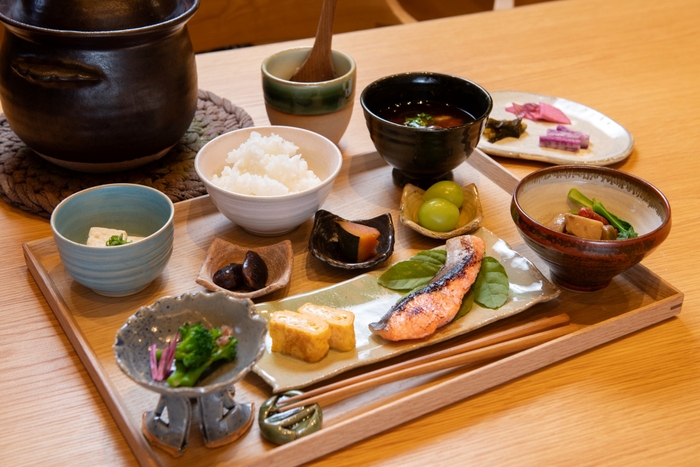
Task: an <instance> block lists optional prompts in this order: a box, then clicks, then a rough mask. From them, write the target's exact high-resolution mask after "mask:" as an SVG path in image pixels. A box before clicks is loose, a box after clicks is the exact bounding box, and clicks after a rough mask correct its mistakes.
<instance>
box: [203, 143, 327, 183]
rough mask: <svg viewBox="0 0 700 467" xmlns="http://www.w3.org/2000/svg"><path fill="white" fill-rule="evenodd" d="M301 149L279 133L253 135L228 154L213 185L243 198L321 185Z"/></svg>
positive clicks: (213, 179)
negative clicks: (238, 194)
mask: <svg viewBox="0 0 700 467" xmlns="http://www.w3.org/2000/svg"><path fill="white" fill-rule="evenodd" d="M298 150H299V147H298V146H296V145H295V144H294V143H293V142H291V141H287V140H286V139H284V138H282V137H281V136H280V135H278V134H276V133H271V134H270V136H263V135H261V134H260V133H258V132H257V131H253V132H251V133H250V137H249V138H248V140H247V141H245V142H244V143H243V144H241V145H240V146H239V147H238V148H237V149H234V150H233V151H231V152H229V153H228V157H227V158H226V163H227V164H229V165H227V166H225V167H224V168H223V170H222V171H221V175H220V176H217V175H215V176H214V177H213V178H212V183H214V184H215V185H217V186H219V187H221V188H223V189H225V190H230V191H233V192H236V193H240V194H244V195H254V196H277V195H285V194H289V193H297V192H299V191H304V190H307V189H309V188H313V187H315V186H317V185H319V184H320V183H321V180H320V179H319V178H318V177H317V176H316V174H315V173H314V172H313V171H312V170H310V169H309V166H308V164H307V162H306V160H305V159H304V158H303V155H302V154H299V153H298V152H297V151H298Z"/></svg>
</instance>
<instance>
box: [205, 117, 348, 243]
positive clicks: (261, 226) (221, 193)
mask: <svg viewBox="0 0 700 467" xmlns="http://www.w3.org/2000/svg"><path fill="white" fill-rule="evenodd" d="M253 133H258V134H259V135H260V136H258V135H255V136H254V135H253ZM285 140H286V142H285ZM342 163H343V155H342V154H341V152H340V149H338V146H336V145H335V144H333V142H331V141H330V140H329V139H328V138H325V137H323V136H321V135H319V134H318V133H314V132H311V131H309V130H305V129H303V128H296V127H286V126H279V125H270V126H259V127H249V128H240V129H237V130H233V131H230V132H228V133H224V134H223V135H220V136H217V137H216V138H214V139H212V140H211V141H209V142H208V143H207V144H205V145H204V146H203V147H202V148H201V149H200V150H199V152H198V153H197V156H196V157H195V160H194V168H195V170H196V171H197V175H198V176H199V179H200V180H201V181H202V182H203V183H204V185H205V186H206V189H207V193H208V194H209V196H210V198H211V201H212V202H213V203H214V205H216V207H217V209H218V210H219V211H220V212H221V213H222V214H223V215H224V216H226V217H227V218H228V219H229V220H231V221H232V222H234V223H235V224H236V225H238V226H239V227H241V228H243V229H244V230H246V231H248V232H250V233H252V234H255V235H264V236H275V235H282V234H284V233H287V232H290V231H292V230H293V229H295V228H297V227H298V226H299V225H301V224H302V223H304V222H310V221H312V220H313V219H312V218H313V216H314V214H315V213H316V211H317V210H318V209H319V208H320V206H321V205H322V204H323V203H324V201H325V200H326V198H327V197H328V194H329V193H330V191H331V188H332V187H333V183H334V181H335V179H336V177H337V176H338V174H339V173H340V169H341V167H342ZM226 167H228V169H226ZM279 174H282V175H281V177H280V175H279ZM313 174H315V175H313ZM215 179H217V180H216V182H215ZM290 180H293V183H290ZM222 183H223V184H224V186H222ZM256 184H257V185H260V186H257V187H256ZM280 187H284V189H283V192H282V193H279V194H275V193H277V190H280V191H282V188H280ZM234 190H236V191H234ZM238 190H246V191H254V192H255V193H261V194H247V193H240V192H239V191H238ZM263 193H264V194H263Z"/></svg>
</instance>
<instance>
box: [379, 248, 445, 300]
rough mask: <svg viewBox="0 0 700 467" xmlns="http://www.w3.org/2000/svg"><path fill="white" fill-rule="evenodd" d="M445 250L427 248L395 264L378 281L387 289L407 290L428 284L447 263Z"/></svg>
mask: <svg viewBox="0 0 700 467" xmlns="http://www.w3.org/2000/svg"><path fill="white" fill-rule="evenodd" d="M446 258H447V252H446V251H445V250H427V251H421V252H418V253H417V254H416V255H415V256H413V257H411V258H409V259H407V260H406V261H401V262H398V263H396V264H394V265H393V266H392V267H390V268H389V269H387V270H386V271H385V272H384V274H382V275H381V276H380V277H379V279H378V281H377V282H378V283H379V285H381V286H382V287H386V288H387V289H391V290H396V291H399V292H406V291H410V290H414V289H416V288H418V287H424V286H426V285H428V283H429V282H430V280H431V279H432V278H433V277H435V274H437V272H438V271H439V270H440V268H441V267H442V266H443V265H444V264H445V260H446Z"/></svg>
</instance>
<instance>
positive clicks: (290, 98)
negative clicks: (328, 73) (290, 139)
mask: <svg viewBox="0 0 700 467" xmlns="http://www.w3.org/2000/svg"><path fill="white" fill-rule="evenodd" d="M310 52H311V47H295V48H291V49H285V50H282V51H279V52H277V53H275V54H273V55H271V56H269V57H267V58H266V59H265V60H264V61H263V63H262V85H263V96H264V98H265V110H266V111H267V117H268V119H269V120H270V123H272V124H273V125H283V126H294V127H299V128H305V129H307V130H310V131H313V132H315V133H319V134H321V135H323V136H325V137H326V138H328V139H330V140H331V141H333V142H334V143H335V144H338V142H339V141H340V138H342V136H343V134H344V133H345V130H346V129H347V127H348V123H350V117H351V116H352V109H353V106H354V103H355V81H356V79H357V78H356V75H357V72H356V68H355V61H354V60H353V59H352V57H350V56H349V55H347V54H345V53H343V52H341V51H339V50H332V51H331V56H332V60H333V68H334V69H335V72H336V75H337V78H335V79H332V80H328V81H318V82H312V83H307V82H298V81H291V80H290V79H291V77H292V75H294V73H295V72H296V70H297V69H298V68H299V67H300V66H301V64H302V63H304V61H305V60H306V57H308V55H309V53H310Z"/></svg>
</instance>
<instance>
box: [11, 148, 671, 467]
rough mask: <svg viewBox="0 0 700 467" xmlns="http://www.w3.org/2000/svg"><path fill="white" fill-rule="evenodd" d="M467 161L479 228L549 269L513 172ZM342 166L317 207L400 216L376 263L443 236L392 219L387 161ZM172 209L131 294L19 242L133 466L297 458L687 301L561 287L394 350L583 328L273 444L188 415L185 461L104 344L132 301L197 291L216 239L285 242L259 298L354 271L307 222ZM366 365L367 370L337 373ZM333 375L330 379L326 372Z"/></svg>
mask: <svg viewBox="0 0 700 467" xmlns="http://www.w3.org/2000/svg"><path fill="white" fill-rule="evenodd" d="M469 162H470V164H462V166H461V167H459V168H458V169H457V170H456V171H455V179H456V180H457V181H458V182H460V183H462V184H468V183H475V184H476V185H477V187H478V189H479V192H480V196H481V200H482V207H483V210H484V216H485V220H484V223H483V225H484V227H486V228H488V229H489V230H491V231H492V232H494V233H495V234H496V235H498V236H499V237H501V238H502V239H504V240H505V241H506V242H508V243H509V244H510V245H511V246H512V247H513V248H514V249H516V250H517V251H518V252H519V253H521V254H522V255H523V256H525V257H527V258H528V259H530V260H531V261H532V262H533V263H535V264H536V265H537V267H538V268H539V269H540V270H541V271H542V272H543V273H544V274H545V276H548V272H549V271H548V270H547V268H546V266H545V265H544V264H543V263H542V262H540V261H539V260H538V258H536V256H535V255H534V253H533V252H532V251H530V250H529V248H528V247H527V246H525V245H524V243H523V242H522V240H521V239H520V237H519V236H518V234H517V232H516V231H515V228H514V226H513V223H512V220H511V219H510V215H509V211H508V206H509V203H510V193H512V190H513V188H514V186H515V184H516V183H517V179H516V178H515V177H514V176H513V175H512V174H510V173H509V172H507V171H506V170H505V169H503V168H502V167H501V166H500V165H498V164H496V163H495V162H494V161H493V160H491V159H490V158H489V157H487V156H485V155H484V154H483V153H481V152H480V151H478V150H477V151H475V153H474V154H473V155H472V156H471V157H470V159H469ZM343 165H344V167H343V170H342V172H341V174H340V175H339V177H338V179H337V180H336V183H335V185H334V188H333V191H332V192H331V195H330V196H329V198H328V200H327V201H326V203H325V204H324V206H323V208H324V209H326V210H329V211H331V212H334V213H335V214H338V215H340V216H342V217H345V218H349V219H361V218H369V217H374V216H377V215H379V214H382V213H385V212H391V213H392V215H393V217H394V222H395V224H396V238H397V242H396V249H395V252H394V255H393V256H392V257H391V259H390V260H389V261H388V262H387V264H385V265H382V266H380V268H382V267H387V266H388V265H389V264H388V263H394V262H396V261H400V260H403V259H406V258H408V257H410V256H411V255H413V254H414V253H415V252H416V251H419V250H424V249H428V248H433V247H435V246H438V245H439V244H440V243H441V242H439V241H436V240H433V239H429V238H426V237H424V236H422V235H420V234H418V233H416V232H414V231H413V230H411V229H409V228H407V227H405V226H403V225H401V224H399V223H398V212H397V209H398V206H399V200H400V197H401V190H400V189H399V188H397V187H396V186H394V185H393V183H392V181H391V169H390V168H389V167H388V166H387V165H386V164H385V163H384V162H383V161H382V160H381V159H380V158H379V157H378V156H377V155H376V154H375V153H370V154H366V155H363V156H355V157H353V158H350V159H346V160H345V161H344V164H343ZM475 169H476V170H475ZM175 208H176V209H175V244H174V252H173V256H172V258H171V260H170V262H169V264H168V266H167V268H166V270H165V271H164V273H163V274H162V275H161V277H159V278H158V279H157V280H156V281H155V282H154V283H152V284H151V285H150V286H149V287H147V288H146V289H145V290H143V291H142V292H140V293H138V294H136V295H133V296H130V297H125V298H107V297H102V296H100V295H97V294H95V293H94V292H92V291H90V290H88V289H86V288H85V287H83V286H81V285H79V284H77V283H75V282H74V281H73V280H72V279H71V278H70V276H68V274H67V273H66V271H65V269H64V268H63V266H62V263H61V261H60V259H59V256H58V252H57V250H56V246H55V244H54V241H53V239H52V238H46V239H43V240H39V241H35V242H31V243H26V244H24V245H23V248H24V255H25V259H26V263H27V266H28V268H29V270H30V272H31V274H32V275H33V277H34V278H35V280H36V281H37V283H38V285H39V287H40V289H41V291H42V293H43V294H44V296H45V297H46V300H47V301H48V303H49V305H50V306H51V308H52V309H53V311H54V313H55V314H56V317H57V318H58V321H59V322H60V323H61V326H62V327H63V329H64V331H65V333H66V335H67V336H68V338H69V339H70V341H71V343H72V344H73V347H74V348H75V350H76V352H77V353H78V355H79V357H80V359H81V360H82V362H83V364H84V365H85V367H86V369H87V371H88V373H89V374H90V376H91V377H92V379H93V381H94V383H95V385H96V386H97V389H98V390H99V392H100V394H101V395H102V397H103V399H104V401H105V403H106V404H107V406H108V408H109V410H110V411H111V413H112V415H113V416H114V418H115V420H116V422H117V424H118V426H119V428H120V429H121V431H122V433H123V435H124V437H125V438H126V440H127V442H128V443H129V445H130V447H131V449H132V450H133V452H134V455H135V456H136V458H137V459H138V461H139V462H140V463H141V465H163V466H185V465H192V464H193V463H197V465H211V464H216V465H265V466H266V467H270V466H275V465H280V466H282V465H284V466H290V465H298V464H302V463H304V462H308V461H311V460H313V459H315V458H318V457H321V456H323V455H325V454H328V453H330V452H333V451H335V450H337V449H341V448H343V447H346V446H348V445H350V444H352V443H354V442H357V441H360V440H362V439H364V438H367V437H369V436H372V435H374V434H377V433H380V432H382V431H384V430H387V429H389V428H392V427H394V426H397V425H399V424H401V423H404V422H407V421H409V420H412V419H415V418H417V417H420V416H421V415H424V414H427V413H429V412H432V411H434V410H437V409H439V408H441V407H444V406H447V405H449V404H451V403H453V402H456V401H459V400H462V399H464V398H466V397H469V396H472V395H474V394H477V393H479V392H482V391H485V390H488V389H490V388H492V387H495V386H497V385H499V384H502V383H505V382H507V381H510V380H513V379H515V378H518V377H520V376H523V375H525V374H527V373H530V372H533V371H535V370H538V369H541V368H544V367H546V366H548V365H551V364H553V363H555V362H558V361H560V360H562V359H565V358H568V357H571V356H573V355H576V354H578V353H580V352H583V351H585V350H588V349H591V348H593V347H596V346H598V345H601V344H604V343H606V342H610V341H612V340H614V339H617V338H619V337H622V336H625V335H626V334H629V333H632V332H634V331H637V330H640V329H642V328H645V327H647V326H650V325H652V324H654V323H658V322H660V321H663V320H666V319H668V318H670V317H673V316H675V315H677V314H678V313H680V311H681V306H682V303H683V293H682V292H680V291H679V290H677V289H676V288H674V287H673V286H671V285H670V284H669V283H667V282H666V281H664V280H663V279H661V278H660V277H658V276H656V275H655V274H654V273H653V272H652V271H650V270H649V269H647V268H646V267H644V266H643V265H641V264H640V265H637V266H635V267H634V268H632V269H630V270H629V271H628V272H626V273H625V274H623V275H621V276H619V277H617V278H615V280H613V282H612V283H611V285H610V286H608V287H607V288H606V289H605V290H603V291H600V292H595V293H591V294H580V293H574V292H568V291H562V293H561V295H560V296H559V298H557V299H556V300H554V301H551V302H547V303H543V304H539V305H536V306H534V307H533V308H531V309H530V310H527V311H525V312H523V313H521V314H519V315H517V316H514V317H511V318H508V319H505V320H503V321H499V322H497V323H494V324H491V325H489V326H487V327H485V328H482V329H480V330H478V331H476V332H475V333H473V334H472V335H466V336H462V337H459V338H456V339H454V340H451V341H448V342H445V343H442V344H438V345H436V346H434V347H429V348H424V349H421V350H419V351H416V352H417V353H416V352H414V353H413V354H408V355H407V356H404V357H400V358H408V357H411V356H415V355H417V354H422V353H426V352H430V351H431V350H433V349H438V348H443V347H444V346H446V345H452V344H453V343H455V342H462V341H466V340H469V339H472V338H474V337H478V336H481V335H483V334H484V333H487V332H491V331H493V330H496V329H499V328H503V327H506V326H510V325H513V324H515V323H518V322H522V321H526V320H532V319H535V318H538V317H541V316H545V315H553V314H558V313H562V312H565V313H567V314H569V316H570V317H571V320H572V322H573V323H576V324H579V325H581V326H582V328H581V329H580V330H579V331H576V332H574V333H573V334H569V335H567V336H564V337H561V338H559V339H556V340H554V341H550V342H548V343H546V344H543V345H540V346H538V347H535V348H532V349H530V350H527V351H524V352H520V353H517V354H514V355H511V356H509V357H506V358H502V359H499V360H497V361H493V362H490V363H487V364H484V365H481V366H477V367H470V368H461V369H457V370H450V371H443V372H440V373H436V374H432V375H427V376H423V377H416V378H412V379H409V380H406V381H402V382H398V383H392V384H389V385H386V386H383V387H381V388H378V389H374V390H372V391H369V392H366V393H364V394H362V395H359V396H355V397H353V398H350V399H346V400H344V401H342V402H339V403H336V404H333V405H330V406H328V407H324V409H323V410H324V426H323V428H322V429H321V430H320V431H318V432H316V433H314V434H313V435H310V436H307V437H305V438H301V439H299V440H296V441H294V442H292V443H289V444H286V445H284V446H275V445H273V444H271V443H268V442H267V441H265V440H264V439H263V438H262V437H261V435H260V433H259V430H258V427H257V420H256V423H254V424H253V427H252V428H251V430H250V431H249V432H248V433H247V434H246V435H245V436H244V437H243V438H241V439H240V440H238V441H237V442H235V443H232V444H229V445H227V446H224V447H220V448H216V449H208V448H206V447H205V446H204V443H203V440H202V436H201V434H200V433H199V430H198V429H197V420H194V421H193V429H192V430H191V432H190V438H189V445H188V447H187V449H186V451H185V452H184V454H183V455H182V456H181V457H179V458H174V457H171V456H170V455H169V454H167V453H165V452H164V451H162V450H160V449H158V448H155V447H152V446H151V445H149V443H148V442H147V441H146V439H145V438H144V437H143V435H142V434H141V416H142V413H143V412H145V411H147V410H153V409H154V408H155V406H156V403H157V400H158V395H157V394H156V393H154V392H151V391H148V390H147V389H144V388H142V387H140V386H138V385H137V384H136V383H134V382H133V381H132V380H131V379H129V378H128V377H127V376H125V375H124V374H123V373H122V372H121V370H120V369H119V368H118V367H117V365H116V362H115V358H114V353H113V351H112V344H113V342H114V336H115V334H116V331H117V329H118V328H119V327H121V326H122V325H123V324H124V322H125V321H126V319H127V317H128V316H130V315H131V314H133V313H134V312H135V311H136V310H137V309H138V308H139V307H140V306H142V305H148V304H151V303H153V302H154V301H155V300H156V299H158V298H160V297H162V296H165V295H180V294H182V293H185V292H188V291H193V290H200V289H201V288H200V286H198V285H197V284H196V283H195V278H196V276H197V273H198V271H199V269H200V267H201V265H202V262H203V261H204V257H205V255H206V252H207V249H208V248H209V245H210V244H211V242H212V241H213V240H214V238H216V237H221V238H223V239H225V240H228V241H231V242H234V243H237V244H239V245H243V246H246V247H257V246H263V245H270V244H272V243H276V242H278V241H280V240H282V239H283V238H288V239H290V240H291V241H292V244H293V247H294V270H293V273H292V279H291V282H290V285H289V286H287V288H285V289H283V290H280V291H277V292H275V293H273V294H271V295H268V296H266V297H262V298H261V299H259V300H257V301H258V302H262V301H269V300H277V299H280V298H284V297H286V296H289V295H295V294H298V293H303V292H308V291H312V290H315V289H318V288H321V287H325V286H328V285H331V284H335V283H338V282H340V281H343V280H346V279H349V278H351V277H353V276H354V275H356V274H358V272H353V271H344V270H339V269H336V268H333V267H332V266H329V265H327V264H325V263H322V262H320V261H319V260H317V259H316V258H314V257H313V256H311V255H309V254H308V251H307V242H308V237H309V233H310V230H311V226H312V220H311V219H310V220H308V221H307V222H306V223H304V224H303V225H302V226H300V227H299V228H298V229H297V230H295V231H294V232H292V233H291V234H289V235H286V236H284V237H276V238H263V237H255V236H252V235H249V234H247V233H245V232H243V231H242V230H241V229H240V228H238V227H236V226H235V225H234V224H232V223H231V222H229V221H228V220H227V219H226V218H225V217H224V216H223V215H221V214H220V213H219V212H218V211H217V210H216V208H215V207H214V205H213V204H212V203H211V201H210V199H209V197H207V196H204V197H201V198H197V199H193V200H189V201H183V202H180V203H177V204H176V206H175ZM400 358H399V359H400ZM394 361H396V360H389V361H387V362H385V363H384V364H388V363H393V362H394ZM377 365H381V364H377ZM373 368H374V367H372V366H369V367H365V368H364V369H358V370H356V371H354V372H349V373H348V374H346V375H343V376H341V377H344V376H351V375H355V374H358V373H361V372H362V371H367V370H368V369H373ZM332 381H334V380H330V382H332ZM235 389H236V395H235V399H236V401H238V402H253V403H255V406H256V410H257V408H258V407H260V404H261V403H262V402H263V401H265V400H266V399H267V398H268V397H270V396H271V390H270V388H269V386H267V385H266V384H265V383H264V382H263V380H262V379H261V378H259V377H258V376H257V375H255V374H253V373H251V374H249V375H248V376H246V377H245V378H244V379H243V380H242V381H241V382H239V383H238V384H237V385H236V388H235ZM405 407H411V410H405V409H404V408H405ZM195 412H196V411H195Z"/></svg>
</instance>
